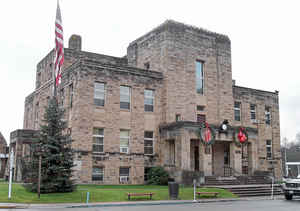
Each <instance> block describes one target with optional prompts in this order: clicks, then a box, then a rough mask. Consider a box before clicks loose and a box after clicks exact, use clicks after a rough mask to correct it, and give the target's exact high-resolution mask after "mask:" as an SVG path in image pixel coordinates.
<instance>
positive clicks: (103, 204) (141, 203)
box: [0, 196, 284, 209]
mask: <svg viewBox="0 0 300 211" xmlns="http://www.w3.org/2000/svg"><path fill="white" fill-rule="evenodd" d="M282 199H284V198H283V197H282V196H274V200H282ZM255 200H271V197H270V196H268V197H249V198H215V199H198V200H196V201H193V200H166V201H125V202H97V203H88V204H85V203H67V204H64V203H61V204H55V203H53V204H19V203H0V209H30V208H32V209H34V208H36V209H41V208H42V209H57V208H86V207H117V206H155V205H176V204H192V203H213V202H235V201H255Z"/></svg>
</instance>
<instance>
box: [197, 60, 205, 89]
mask: <svg viewBox="0 0 300 211" xmlns="http://www.w3.org/2000/svg"><path fill="white" fill-rule="evenodd" d="M203 88H204V76H203V62H200V61H196V89H197V93H198V94H203Z"/></svg>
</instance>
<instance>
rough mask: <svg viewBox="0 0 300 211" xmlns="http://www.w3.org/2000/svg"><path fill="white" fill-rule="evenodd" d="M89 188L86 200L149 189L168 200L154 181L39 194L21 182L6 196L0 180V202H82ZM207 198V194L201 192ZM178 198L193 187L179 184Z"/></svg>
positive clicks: (224, 195)
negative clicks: (88, 195)
mask: <svg viewBox="0 0 300 211" xmlns="http://www.w3.org/2000/svg"><path fill="white" fill-rule="evenodd" d="M197 191H205V192H209V191H211V192H219V195H218V198H235V197H236V196H235V195H234V194H232V193H230V192H228V191H226V190H223V189H218V188H197ZM87 192H90V200H89V202H119V201H128V198H127V194H126V193H127V192H134V193H139V192H141V193H142V192H153V193H155V194H154V195H153V197H152V200H168V199H169V193H168V186H157V185H78V186H77V190H76V191H74V192H72V193H51V194H41V198H40V199H38V197H37V193H32V192H28V191H26V190H25V188H24V187H23V186H22V185H21V184H13V186H12V198H11V200H8V184H7V183H3V182H2V183H0V202H14V203H85V201H86V193H87ZM201 198H209V196H201ZM179 199H181V200H192V199H193V188H192V187H180V188H179ZM143 200H149V197H133V198H132V199H131V201H143Z"/></svg>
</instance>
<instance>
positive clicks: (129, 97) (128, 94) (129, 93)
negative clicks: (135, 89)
mask: <svg viewBox="0 0 300 211" xmlns="http://www.w3.org/2000/svg"><path fill="white" fill-rule="evenodd" d="M122 87H126V88H128V89H129V92H128V93H127V92H126V93H125V92H122ZM122 96H126V97H127V96H128V99H129V102H125V101H121V97H122ZM122 102H124V103H129V108H121V103H122ZM130 108H131V87H130V86H120V109H124V110H130Z"/></svg>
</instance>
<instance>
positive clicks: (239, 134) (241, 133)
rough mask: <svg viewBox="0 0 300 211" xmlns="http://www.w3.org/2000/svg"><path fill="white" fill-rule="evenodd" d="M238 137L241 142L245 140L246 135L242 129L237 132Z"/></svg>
mask: <svg viewBox="0 0 300 211" xmlns="http://www.w3.org/2000/svg"><path fill="white" fill-rule="evenodd" d="M238 138H239V140H240V142H241V143H244V142H245V141H246V140H247V137H246V135H245V133H243V131H242V129H240V132H239V133H238Z"/></svg>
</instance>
